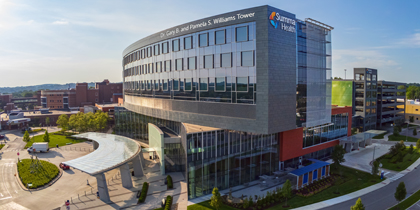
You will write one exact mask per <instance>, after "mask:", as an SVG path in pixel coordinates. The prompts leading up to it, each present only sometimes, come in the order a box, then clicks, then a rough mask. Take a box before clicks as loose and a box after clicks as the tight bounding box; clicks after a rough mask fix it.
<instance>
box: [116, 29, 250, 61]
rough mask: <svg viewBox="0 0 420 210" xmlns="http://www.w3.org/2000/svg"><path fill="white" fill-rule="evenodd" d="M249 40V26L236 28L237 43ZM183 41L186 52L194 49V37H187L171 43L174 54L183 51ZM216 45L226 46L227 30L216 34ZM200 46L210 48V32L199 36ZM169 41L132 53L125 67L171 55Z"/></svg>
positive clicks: (127, 58) (125, 58)
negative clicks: (143, 60) (153, 57)
mask: <svg viewBox="0 0 420 210" xmlns="http://www.w3.org/2000/svg"><path fill="white" fill-rule="evenodd" d="M248 40H249V29H248V26H241V27H236V28H235V41H236V42H244V41H248ZM181 41H184V45H183V46H184V50H189V49H193V48H194V44H193V43H194V42H193V36H187V37H184V38H183V39H179V38H178V39H174V40H172V42H171V45H172V52H177V51H180V50H181ZM214 43H215V44H216V45H220V44H226V29H222V30H217V31H215V32H214ZM198 46H199V47H207V46H209V32H205V33H202V34H199V35H198ZM169 51H170V49H169V41H165V42H163V43H159V44H155V45H151V46H148V47H145V48H143V49H140V50H138V51H136V52H133V53H131V54H130V55H128V56H126V57H124V65H125V64H128V63H131V62H133V61H137V60H140V59H145V58H149V57H152V56H153V55H160V54H166V53H169Z"/></svg>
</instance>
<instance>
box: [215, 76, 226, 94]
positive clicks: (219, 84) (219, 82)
mask: <svg viewBox="0 0 420 210" xmlns="http://www.w3.org/2000/svg"><path fill="white" fill-rule="evenodd" d="M215 89H216V91H225V77H216V87H215Z"/></svg>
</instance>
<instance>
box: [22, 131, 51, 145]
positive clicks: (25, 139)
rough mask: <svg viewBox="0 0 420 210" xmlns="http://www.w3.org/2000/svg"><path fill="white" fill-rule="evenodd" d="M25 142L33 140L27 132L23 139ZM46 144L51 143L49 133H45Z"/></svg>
mask: <svg viewBox="0 0 420 210" xmlns="http://www.w3.org/2000/svg"><path fill="white" fill-rule="evenodd" d="M22 140H23V141H24V142H29V141H30V140H31V138H30V137H29V132H28V131H25V134H23V139H22ZM43 140H44V142H50V134H49V133H48V131H45V134H44V137H43Z"/></svg>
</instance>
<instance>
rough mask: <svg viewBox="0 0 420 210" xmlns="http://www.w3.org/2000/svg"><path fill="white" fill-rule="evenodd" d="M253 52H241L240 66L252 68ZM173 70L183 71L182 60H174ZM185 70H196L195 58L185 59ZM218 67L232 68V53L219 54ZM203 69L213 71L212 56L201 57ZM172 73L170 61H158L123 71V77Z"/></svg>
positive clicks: (253, 63)
mask: <svg viewBox="0 0 420 210" xmlns="http://www.w3.org/2000/svg"><path fill="white" fill-rule="evenodd" d="M254 60H255V59H254V51H243V52H241V66H254V65H255V61H254ZM174 61H175V65H174V70H175V71H182V70H184V58H178V59H175V60H174ZM186 61H187V70H195V69H197V56H193V57H189V58H186ZM219 67H224V68H228V67H232V53H231V52H230V53H221V54H220V66H219ZM203 68H204V69H213V68H214V54H211V55H204V56H203ZM170 71H172V66H171V60H166V61H159V62H156V63H149V64H143V65H140V66H136V67H132V68H129V69H126V70H124V77H128V76H132V75H142V74H150V73H155V72H156V73H160V72H170Z"/></svg>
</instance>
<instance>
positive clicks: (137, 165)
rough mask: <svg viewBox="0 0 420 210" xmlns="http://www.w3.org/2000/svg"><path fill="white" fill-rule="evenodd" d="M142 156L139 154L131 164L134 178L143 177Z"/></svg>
mask: <svg viewBox="0 0 420 210" xmlns="http://www.w3.org/2000/svg"><path fill="white" fill-rule="evenodd" d="M142 155H143V154H142V153H140V154H139V155H138V156H136V157H135V158H134V159H133V161H132V163H133V169H134V176H135V177H142V176H143V175H144V173H143V164H142V162H144V160H143V156H142Z"/></svg>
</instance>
